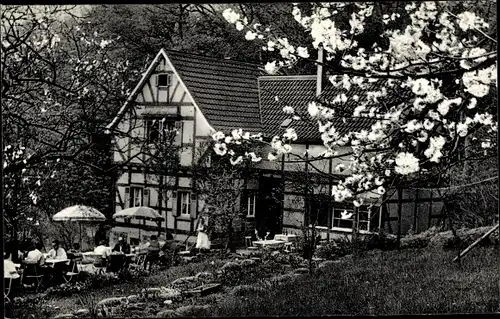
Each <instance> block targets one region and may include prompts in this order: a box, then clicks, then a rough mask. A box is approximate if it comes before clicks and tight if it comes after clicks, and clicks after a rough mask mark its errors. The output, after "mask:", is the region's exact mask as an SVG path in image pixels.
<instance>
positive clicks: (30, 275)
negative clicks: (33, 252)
mask: <svg viewBox="0 0 500 319" xmlns="http://www.w3.org/2000/svg"><path fill="white" fill-rule="evenodd" d="M44 277H45V274H44V271H43V269H42V267H41V266H40V265H39V264H38V263H36V264H29V263H27V264H24V269H23V272H22V274H21V284H22V286H24V284H25V280H26V279H28V280H29V281H33V283H34V285H35V292H38V289H40V287H43V288H45V286H44V285H43V279H44Z"/></svg>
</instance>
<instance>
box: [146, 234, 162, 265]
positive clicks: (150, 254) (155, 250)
mask: <svg viewBox="0 0 500 319" xmlns="http://www.w3.org/2000/svg"><path fill="white" fill-rule="evenodd" d="M159 255H160V243H159V242H158V238H157V237H156V236H155V235H152V236H151V241H150V242H149V245H148V251H147V253H146V262H145V263H144V269H148V267H147V266H148V265H149V271H151V268H152V266H153V263H155V262H156V261H157V260H158V257H159Z"/></svg>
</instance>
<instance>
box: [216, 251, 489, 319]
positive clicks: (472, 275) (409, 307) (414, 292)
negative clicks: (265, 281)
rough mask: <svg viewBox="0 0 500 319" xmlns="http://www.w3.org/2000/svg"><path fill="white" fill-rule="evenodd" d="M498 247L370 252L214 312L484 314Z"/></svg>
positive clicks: (229, 301)
mask: <svg viewBox="0 0 500 319" xmlns="http://www.w3.org/2000/svg"><path fill="white" fill-rule="evenodd" d="M497 250H498V248H496V249H495V250H494V249H492V248H479V249H475V250H474V251H472V252H471V253H470V254H469V255H468V256H467V258H465V259H464V260H463V262H462V267H460V266H459V265H458V264H454V263H452V262H451V260H452V258H453V257H454V254H455V253H453V252H443V251H441V250H436V251H429V250H408V251H401V252H397V251H392V252H383V253H371V254H367V255H364V256H360V257H359V258H356V259H353V260H351V261H346V262H342V263H338V264H334V265H332V266H331V267H328V268H325V269H322V270H318V271H317V272H316V274H315V275H314V276H313V277H309V276H307V275H306V276H303V277H300V278H297V279H296V280H295V281H293V282H287V283H285V284H283V285H281V286H277V287H276V286H275V287H273V288H271V289H269V290H268V291H267V292H266V293H258V294H254V295H251V296H250V295H249V296H247V298H241V297H229V298H227V299H225V300H224V303H222V304H219V305H218V306H219V309H218V311H217V313H216V315H219V316H271V315H280V316H313V315H332V314H349V315H356V314H364V315H367V314H378V315H382V314H421V313H484V312H495V311H497V305H498V251H497Z"/></svg>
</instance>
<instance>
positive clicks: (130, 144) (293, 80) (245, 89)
mask: <svg viewBox="0 0 500 319" xmlns="http://www.w3.org/2000/svg"><path fill="white" fill-rule="evenodd" d="M322 83H324V85H322ZM348 94H351V95H355V94H361V93H360V92H359V91H356V90H353V91H352V92H349V93H348ZM335 95H336V91H335V89H334V88H333V86H331V85H330V84H329V83H328V81H323V72H322V70H321V67H319V68H318V74H316V75H299V76H284V75H277V76H269V75H266V74H264V72H263V71H262V66H259V65H255V64H249V63H243V62H238V61H233V60H227V59H216V58H210V57H204V56H197V55H192V54H187V53H181V52H176V51H168V50H161V51H160V52H159V53H158V54H157V55H156V57H155V59H154V60H153V62H152V63H151V64H150V66H149V68H148V69H147V70H146V71H145V73H144V74H143V76H142V78H141V80H140V81H139V83H138V84H137V86H136V87H135V88H134V90H133V91H132V93H131V94H130V96H129V98H128V99H127V101H126V103H125V104H124V105H123V107H122V108H121V109H120V111H119V113H118V114H117V116H116V117H115V118H114V120H113V121H112V123H110V124H109V125H108V127H107V129H108V133H111V134H112V136H114V161H115V162H117V163H122V164H124V165H123V167H124V169H123V171H122V172H121V175H120V176H119V177H118V178H117V180H116V205H115V210H116V211H120V210H122V209H124V208H128V207H134V206H149V207H152V208H154V209H156V210H157V211H158V212H159V213H160V214H161V215H162V216H163V217H164V218H165V223H164V224H163V225H156V224H155V223H152V222H148V221H141V222H137V221H125V220H122V221H118V222H117V226H116V227H115V232H118V233H120V232H126V233H128V234H129V235H128V237H129V238H131V239H132V240H136V241H137V240H139V239H142V238H139V229H140V230H141V234H142V236H149V235H151V234H152V233H155V232H158V230H165V228H167V229H168V230H169V231H171V232H173V233H175V234H176V235H177V238H179V239H183V238H185V236H186V235H187V234H189V233H190V232H192V231H193V230H194V229H195V227H196V222H197V218H198V215H199V213H200V211H201V209H202V208H203V203H202V202H201V200H199V199H198V198H197V196H196V190H195V189H194V182H193V174H192V168H193V164H194V163H196V161H197V160H198V156H199V154H200V152H199V151H198V150H199V148H200V147H201V145H203V144H204V142H205V141H207V140H210V139H211V136H212V134H213V133H215V132H216V131H223V132H230V131H231V130H233V129H237V128H242V129H243V130H244V131H249V132H250V133H259V132H262V133H263V134H264V136H267V137H272V136H274V135H279V134H282V133H283V132H284V130H285V129H286V128H287V127H293V128H294V129H295V130H296V132H297V134H298V136H299V138H300V139H299V140H298V141H296V143H295V144H294V153H297V154H306V156H307V157H308V158H314V157H316V156H318V155H319V154H320V153H321V152H322V151H324V147H323V145H322V142H321V138H320V133H319V132H318V128H317V125H315V124H314V123H313V124H311V123H307V122H306V121H300V120H295V121H294V120H291V119H288V118H289V115H286V114H284V112H283V107H284V106H285V105H288V106H292V107H294V108H295V109H296V110H297V112H301V111H302V112H306V110H307V104H308V103H309V102H310V101H312V100H314V99H315V98H319V99H325V100H328V99H329V98H330V97H333V96H335ZM372 121H373V119H369V118H359V119H351V120H348V121H345V120H344V121H342V120H339V122H338V123H336V128H337V130H338V131H339V133H345V132H349V131H353V130H354V131H357V130H360V129H363V128H367V127H369V125H371V123H372ZM165 126H168V127H175V128H176V129H177V130H178V132H179V133H178V135H177V136H176V137H175V141H174V142H175V145H176V146H177V147H179V162H180V170H179V173H176V174H175V176H158V175H159V174H157V173H152V172H151V171H150V170H149V169H148V164H147V163H148V158H147V154H145V153H144V152H141V147H142V146H141V145H140V142H138V141H141V137H142V138H143V139H142V141H144V142H145V143H146V144H147V143H149V142H151V141H150V140H151V139H156V138H157V135H158V134H157V132H158V131H159V130H161V129H162V128H164V127H165ZM337 151H338V152H339V153H348V152H349V151H350V149H349V148H348V147H344V148H339V149H338V150H337ZM343 160H344V161H345V159H343ZM342 163H343V162H342V160H341V159H321V160H316V161H314V162H310V163H309V162H306V161H304V160H300V159H299V158H294V157H293V156H289V155H287V156H286V157H285V156H283V157H281V158H278V160H277V161H273V162H270V161H267V159H265V158H264V159H263V161H262V162H261V163H259V166H258V172H259V173H258V174H257V175H256V176H254V178H251V179H250V180H248V181H247V183H245V191H244V192H243V195H242V196H241V200H240V202H241V205H237V206H238V207H235V209H237V210H239V211H240V215H241V221H242V222H241V223H239V225H238V228H239V230H241V231H242V232H241V233H242V234H247V235H248V234H253V232H254V229H257V230H259V231H270V232H271V233H278V232H282V231H285V230H286V231H287V232H289V233H292V232H296V233H298V232H300V230H299V229H300V228H301V227H302V225H304V224H306V225H307V224H309V223H314V224H316V225H317V228H318V229H319V230H320V233H321V234H322V236H324V237H330V238H331V237H335V236H338V235H343V234H345V233H347V234H349V233H350V232H352V229H353V228H356V229H358V230H359V232H361V233H363V232H369V231H372V230H374V229H378V228H380V227H385V226H384V225H387V227H389V226H391V225H392V224H391V223H392V222H393V221H394V218H396V220H398V221H401V220H403V219H404V218H403V217H402V216H403V215H404V214H405V212H406V211H409V210H408V209H406V210H404V211H402V210H401V205H399V208H395V209H394V208H391V209H386V208H387V205H385V206H383V207H384V209H379V208H378V207H377V206H376V205H375V208H372V209H371V210H368V208H367V207H365V208H363V207H361V208H360V210H359V214H356V215H355V216H358V218H357V219H356V220H355V219H354V218H350V219H343V218H341V214H342V212H344V211H346V210H347V211H348V212H349V211H354V207H353V205H352V203H343V204H341V203H331V202H330V200H329V196H328V195H327V194H329V193H331V187H332V185H333V183H334V182H335V178H337V177H341V175H343V174H348V173H349V172H348V170H345V171H343V172H340V173H335V170H334V168H335V167H336V166H337V165H339V164H342ZM344 164H345V166H346V167H347V166H348V165H347V163H344ZM322 173H327V175H328V177H327V178H325V177H324V176H325V174H322ZM336 174H337V175H336ZM160 175H161V174H160ZM304 181H307V182H306V183H309V182H308V181H311V183H313V185H312V187H309V188H306V187H302V186H303V185H304ZM166 184H168V185H170V187H169V188H168V190H166V191H165V194H160V193H159V191H158V190H159V189H161V187H160V186H161V185H166ZM270 193H276V194H279V195H278V197H276V196H274V197H273V198H271V197H270V196H266V195H267V194H270ZM405 194H406V193H405ZM393 196H394V198H396V199H397V196H398V195H397V194H394V195H393ZM420 198H421V199H422V198H423V197H422V196H421V197H420ZM367 200H368V202H370V201H372V202H374V203H376V202H377V201H380V198H379V197H377V196H373V195H372V196H368V197H367ZM325 203H326V204H325ZM416 206H417V205H416V204H415V207H416ZM306 207H308V208H309V209H306ZM419 207H420V206H419ZM422 207H423V206H422ZM412 209H414V208H411V209H410V210H412ZM419 209H420V208H419ZM422 209H423V208H422ZM305 211H307V212H308V214H305V213H304V212H305ZM417 215H418V216H419V219H418V221H416V220H411V223H405V224H403V226H401V225H402V224H401V223H398V225H393V226H392V227H390V228H391V229H393V228H396V229H398V230H399V231H400V232H401V231H407V230H408V229H410V228H411V227H412V225H417V224H418V225H420V224H422V223H423V222H422V221H421V219H422V220H424V219H426V218H427V216H430V213H429V212H427V211H426V212H422V213H421V214H420V215H419V214H417V212H415V213H414V214H413V215H412V216H417ZM410 219H411V218H410ZM429 223H430V219H429ZM132 224H134V225H132ZM422 225H423V224H422ZM428 225H429V224H428ZM428 225H427V226H428Z"/></svg>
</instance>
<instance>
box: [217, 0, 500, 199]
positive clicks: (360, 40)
mask: <svg viewBox="0 0 500 319" xmlns="http://www.w3.org/2000/svg"><path fill="white" fill-rule="evenodd" d="M400 4H401V3H400ZM488 4H489V3H488V2H484V1H474V2H466V1H461V2H458V1H457V2H432V1H431V2H405V3H403V4H402V6H401V5H400V6H398V7H397V6H392V7H391V6H387V5H386V7H384V8H383V9H382V5H381V4H379V3H376V2H363V3H353V2H346V3H343V2H335V3H321V4H317V3H301V4H294V5H293V11H292V12H291V14H292V15H293V17H294V18H295V20H296V21H297V23H299V24H300V25H301V26H302V27H303V29H304V32H306V33H308V34H309V35H310V41H311V43H297V44H292V43H289V40H288V39H287V38H286V37H285V36H284V35H280V34H277V33H275V32H274V30H272V29H271V28H269V27H267V28H264V27H263V26H261V25H260V24H259V23H253V22H251V21H248V18H247V17H245V16H242V15H241V14H240V13H238V12H236V11H234V10H233V9H227V10H225V11H224V12H223V16H224V18H225V19H226V20H227V21H228V22H229V23H231V24H234V25H235V27H236V29H237V30H240V31H242V32H244V33H245V39H246V40H248V41H261V42H262V45H263V46H262V49H263V50H266V51H274V52H276V53H277V54H276V60H274V61H269V62H268V63H267V64H266V66H265V69H266V71H267V72H268V73H270V74H275V73H276V72H278V70H279V69H281V68H291V67H293V66H294V65H295V64H296V63H297V62H298V61H300V60H306V61H310V62H311V63H316V64H320V65H321V66H322V67H323V68H324V69H325V71H326V72H328V73H327V74H328V80H329V81H330V82H331V84H332V85H333V86H334V87H335V88H336V96H335V98H333V99H331V100H329V101H325V100H323V101H319V100H316V101H310V103H309V104H308V106H307V108H304V110H306V111H304V110H295V109H294V108H292V107H290V106H287V105H286V101H284V105H283V112H285V113H286V114H288V115H289V116H290V118H293V119H294V120H295V121H296V122H297V121H298V122H306V123H310V124H309V125H315V126H317V128H318V131H319V132H320V133H321V139H322V141H323V144H324V146H325V151H324V152H323V153H322V154H320V156H319V157H321V158H323V159H324V158H341V157H342V158H344V159H346V160H347V162H348V167H347V168H345V167H337V168H336V169H337V170H342V169H348V170H349V172H350V174H349V175H347V176H346V177H345V178H344V179H343V180H340V181H339V182H338V183H337V185H334V187H333V191H332V196H334V198H335V200H336V201H344V200H353V201H354V204H355V205H356V206H360V205H361V204H363V197H362V196H361V195H362V194H363V193H366V192H369V191H372V192H377V193H379V194H383V193H384V192H385V190H386V188H387V187H388V186H389V185H392V184H395V183H397V184H398V185H404V183H405V182H410V181H412V180H415V179H420V180H422V179H424V178H425V177H426V176H427V177H429V176H435V175H439V174H445V172H446V168H447V167H450V166H452V165H453V163H454V161H456V154H457V152H459V150H460V149H462V150H463V145H466V144H467V143H465V142H466V139H468V138H470V137H471V136H473V135H477V133H478V132H482V133H481V134H483V133H484V135H488V134H489V135H492V136H496V132H497V116H496V111H495V109H496V94H497V92H496V85H497V78H496V74H497V68H496V63H497V57H496V55H497V51H496V20H495V16H496V15H495V14H487V13H486V12H485V6H487V5H488ZM493 6H494V4H493ZM494 24H495V25H494ZM374 25H378V26H379V29H380V30H379V32H378V37H373V30H371V29H372V26H374ZM367 26H369V27H367ZM380 26H382V27H380ZM368 31H371V32H372V33H371V34H370V35H369V36H368V35H367V32H368ZM367 43H368V44H367ZM312 49H314V50H320V49H321V50H324V53H325V59H324V61H315V60H313V59H311V58H310V53H309V52H310V50H312ZM356 88H359V89H361V90H359V89H358V92H359V91H360V92H363V93H360V94H357V95H356V94H355V95H353V94H348V92H349V91H350V90H353V89H356ZM280 98H282V97H278V96H277V97H276V100H277V101H278V100H280ZM388 101H390V103H389V102H388ZM357 119H370V121H372V124H371V128H370V129H366V130H360V131H357V132H355V131H351V132H348V133H346V134H340V133H339V132H338V130H337V128H336V127H337V126H338V125H339V123H342V122H343V123H346V122H348V121H354V120H357ZM296 122H294V123H296ZM298 138H299V137H298V136H297V134H296V132H295V130H294V128H293V126H292V127H289V128H288V129H287V130H286V132H285V133H284V134H283V135H282V136H274V137H272V138H271V137H268V138H267V137H263V136H262V134H250V133H248V132H243V131H242V130H241V129H239V130H233V131H232V132H230V133H229V132H217V133H215V134H214V135H213V139H214V143H215V145H214V149H215V152H216V153H217V154H218V155H221V156H229V157H230V159H231V163H233V164H234V165H237V164H239V163H241V162H242V161H243V160H244V159H248V160H250V161H255V162H258V161H260V160H262V157H265V158H267V159H268V160H270V161H273V160H276V159H277V158H278V157H279V156H280V155H283V154H292V153H293V142H294V141H296V140H297V139H298ZM474 139H477V137H474V138H472V140H474ZM479 142H480V144H481V147H482V148H483V149H484V150H485V152H486V153H487V152H488V150H490V152H491V149H493V148H495V147H496V142H495V139H490V140H486V139H484V140H480V141H479ZM253 143H265V144H267V145H268V152H267V154H259V155H257V154H255V153H253V152H246V151H244V148H242V147H241V146H242V145H251V144H253ZM475 144H477V143H475ZM235 146H237V147H235ZM343 146H348V147H350V149H351V150H352V152H349V153H348V154H338V151H337V150H338V148H339V147H343ZM296 155H297V156H299V157H300V156H302V158H303V157H304V156H303V155H302V154H296ZM305 155H307V154H305ZM306 160H309V161H314V159H311V158H307V156H306Z"/></svg>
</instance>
